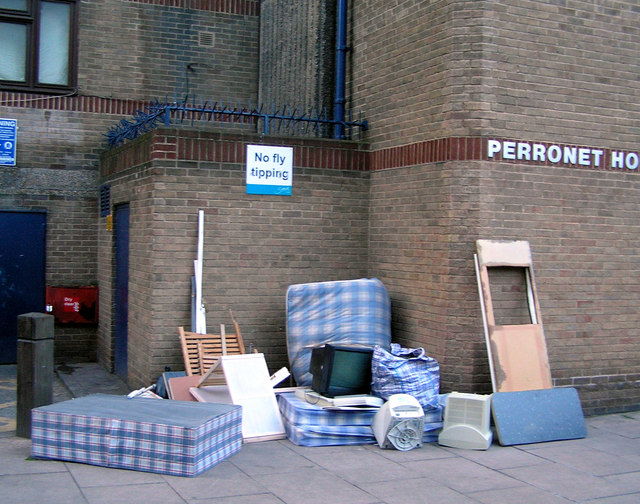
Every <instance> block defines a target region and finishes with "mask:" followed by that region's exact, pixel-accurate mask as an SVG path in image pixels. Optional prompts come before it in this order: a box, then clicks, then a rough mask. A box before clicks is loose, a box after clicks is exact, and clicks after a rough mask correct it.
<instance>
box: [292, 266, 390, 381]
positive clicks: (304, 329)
mask: <svg viewBox="0 0 640 504" xmlns="http://www.w3.org/2000/svg"><path fill="white" fill-rule="evenodd" d="M286 312H287V352H288V355H289V364H290V366H291V374H292V375H293V377H294V379H295V380H296V383H297V384H298V385H299V386H310V385H311V381H312V376H311V374H310V373H309V361H310V359H311V349H312V348H313V347H315V346H321V345H324V344H327V343H329V344H332V345H345V346H349V345H353V346H357V345H365V346H370V347H373V346H375V345H380V346H381V347H382V348H384V349H386V350H388V349H389V348H390V345H391V300H390V298H389V293H388V292H387V289H386V288H385V286H384V285H383V284H382V282H381V281H380V280H378V279H377V278H372V279H368V278H362V279H358V280H340V281H334V282H317V283H308V284H298V285H291V286H290V287H289V288H288V289H287V301H286Z"/></svg>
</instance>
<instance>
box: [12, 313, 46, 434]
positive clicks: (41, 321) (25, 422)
mask: <svg viewBox="0 0 640 504" xmlns="http://www.w3.org/2000/svg"><path fill="white" fill-rule="evenodd" d="M53 321H54V317H53V315H48V314H46V313H25V314H23V315H18V348H17V350H18V364H17V377H16V378H17V391H16V398H17V401H16V436H20V437H24V438H30V437H31V410H32V409H33V408H37V407H39V406H46V405H47V404H51V403H52V402H53Z"/></svg>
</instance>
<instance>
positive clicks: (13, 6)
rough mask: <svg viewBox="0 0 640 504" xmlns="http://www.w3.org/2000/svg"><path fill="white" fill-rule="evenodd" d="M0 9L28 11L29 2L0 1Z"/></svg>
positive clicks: (15, 0)
mask: <svg viewBox="0 0 640 504" xmlns="http://www.w3.org/2000/svg"><path fill="white" fill-rule="evenodd" d="M0 9H10V10H22V11H26V10H27V0H0Z"/></svg>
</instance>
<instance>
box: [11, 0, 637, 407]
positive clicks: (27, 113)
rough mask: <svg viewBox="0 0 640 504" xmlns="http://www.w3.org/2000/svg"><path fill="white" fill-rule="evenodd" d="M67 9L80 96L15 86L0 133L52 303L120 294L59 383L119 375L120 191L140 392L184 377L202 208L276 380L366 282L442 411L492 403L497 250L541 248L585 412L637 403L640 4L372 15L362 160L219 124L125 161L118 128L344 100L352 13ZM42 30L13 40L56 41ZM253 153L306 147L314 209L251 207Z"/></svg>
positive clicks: (355, 148) (304, 186)
mask: <svg viewBox="0 0 640 504" xmlns="http://www.w3.org/2000/svg"><path fill="white" fill-rule="evenodd" d="M18 3H20V2H18ZM48 3H50V2H27V4H29V6H31V5H32V4H34V5H35V4H48ZM55 3H62V4H65V5H69V6H70V8H72V9H76V11H77V12H76V15H75V17H72V18H71V19H73V20H74V21H75V23H76V28H75V29H73V30H71V31H70V33H71V35H72V36H71V45H70V47H72V48H73V50H72V51H71V52H70V56H69V62H70V68H71V69H72V71H71V72H70V74H69V78H68V81H67V82H66V83H65V84H55V85H51V84H47V85H46V86H45V85H44V84H42V85H40V84H39V83H38V82H36V81H35V80H33V78H32V77H29V78H30V79H32V80H31V81H28V82H27V80H28V79H26V80H25V81H24V82H22V81H21V82H17V81H16V75H13V76H12V78H13V80H10V79H7V76H2V75H0V89H1V92H0V117H2V118H13V119H17V121H18V124H19V136H18V150H17V163H16V165H15V166H3V167H2V168H1V171H2V174H1V175H0V180H1V181H2V184H1V185H0V210H7V211H8V210H11V211H14V212H15V211H16V210H21V211H26V210H31V211H34V210H38V211H41V212H44V213H45V214H46V222H47V235H46V281H45V283H46V285H69V286H74V285H86V284H93V285H98V286H99V289H100V305H99V313H100V315H99V324H98V326H97V328H96V327H92V326H90V327H86V326H80V327H78V326H58V327H57V332H56V352H57V360H58V362H62V361H67V362H69V361H72V360H73V359H76V361H77V360H93V359H96V360H98V361H99V362H101V363H103V364H104V365H105V366H106V367H107V368H109V369H113V368H114V366H115V360H116V357H117V356H116V354H117V351H116V341H115V336H114V334H115V331H116V330H117V328H116V325H117V320H116V319H117V314H116V313H115V312H116V308H115V307H116V306H117V305H116V297H117V293H116V287H115V285H114V277H115V272H114V268H115V265H116V262H117V261H116V259H115V254H116V251H115V241H116V240H115V233H116V232H117V231H116V230H117V226H113V227H110V223H109V218H108V217H106V215H105V216H101V213H100V210H101V208H100V204H99V203H100V201H99V189H100V188H101V187H103V188H104V187H106V186H108V187H109V190H110V200H109V202H108V203H107V207H108V210H109V212H111V213H112V214H113V216H114V217H115V215H116V213H117V211H118V210H124V209H125V208H126V209H127V210H128V217H129V220H128V222H129V248H128V252H129V269H128V274H129V278H128V282H127V287H128V298H127V301H128V305H127V309H128V316H127V323H128V327H127V333H126V334H127V340H126V345H125V347H126V356H127V358H126V366H125V371H124V374H126V376H127V378H128V380H129V383H130V385H131V386H132V387H139V386H142V385H144V384H147V383H149V382H150V381H152V380H154V379H155V378H156V377H157V376H158V375H159V374H160V373H161V372H162V371H163V370H164V367H165V366H167V365H168V366H171V368H172V369H177V368H179V366H180V365H181V356H180V353H179V347H178V342H177V327H178V326H180V325H185V326H188V325H190V275H191V274H192V269H193V265H192V261H193V259H195V255H196V242H197V211H198V209H200V208H203V209H204V210H205V243H206V245H205V256H204V260H205V266H204V282H203V290H204V292H203V295H204V299H205V303H206V305H207V308H208V323H209V325H210V326H211V327H216V325H217V324H220V323H230V320H229V319H228V314H227V310H228V309H229V308H231V309H232V310H233V313H234V315H235V317H236V318H237V319H238V321H239V323H240V326H241V328H242V330H243V335H244V336H245V339H246V341H247V342H248V343H251V344H253V345H255V346H256V347H258V348H260V350H261V351H263V352H264V353H265V355H266V357H267V362H268V363H269V365H270V367H272V368H273V369H277V368H278V367H279V366H281V365H286V351H285V345H286V342H285V313H284V299H285V297H284V296H285V292H286V288H287V286H288V285H291V284H293V283H301V282H311V281H320V280H331V279H346V278H357V277H363V276H368V277H377V278H379V279H380V280H382V282H383V283H384V284H385V286H386V287H387V289H388V290H389V293H390V295H391V300H392V314H393V315H392V317H393V327H392V331H393V338H394V340H395V341H398V342H400V343H402V344H405V345H407V346H423V347H424V348H425V349H426V350H427V352H428V353H429V354H431V355H432V356H434V357H435V358H437V359H438V361H439V362H440V367H441V373H442V389H443V391H445V392H446V391H451V390H458V391H469V392H472V391H473V392H488V391H490V382H489V368H488V364H487V354H486V348H485V342H484V335H483V327H482V320H481V317H480V307H479V300H478V290H477V285H476V279H475V271H474V265H473V253H474V243H475V240H476V239H479V238H492V239H523V240H528V241H529V242H530V244H531V249H532V253H533V259H534V266H535V271H536V280H537V288H538V293H539V295H540V298H541V299H540V301H541V311H542V318H543V322H544V327H545V335H546V340H547V347H548V351H549V360H550V366H551V372H552V377H553V380H554V384H555V385H556V386H566V385H570V386H575V387H576V388H577V389H578V391H579V393H580V396H581V399H582V402H583V406H584V408H585V412H587V413H599V412H605V411H621V410H628V409H637V408H638V405H639V404H640V401H639V398H640V391H639V388H640V368H639V366H640V342H639V339H638V337H637V327H638V322H639V321H640V320H639V316H638V314H637V309H636V305H637V304H638V301H639V300H640V288H639V285H640V277H639V276H638V255H637V252H636V251H637V249H638V245H640V243H639V242H640V233H639V231H640V228H639V226H638V224H637V218H636V216H637V214H638V212H639V211H640V193H639V191H640V184H639V182H638V180H639V179H638V173H637V172H638V151H639V149H638V146H637V137H638V132H639V130H638V126H637V124H638V119H639V118H640V110H639V109H638V106H637V103H636V102H637V100H636V99H635V96H636V95H637V93H638V89H637V88H638V81H637V79H636V78H635V76H636V75H637V74H638V70H639V63H638V61H637V52H638V49H639V47H640V32H639V30H638V28H637V25H638V20H639V16H640V13H639V12H638V9H637V6H636V5H635V2H631V1H621V2H616V3H615V5H611V4H610V3H609V2H604V1H596V2H580V1H577V2H573V3H571V5H567V4H565V3H564V2H552V3H549V2H540V1H534V0H521V1H517V2H513V1H509V2H506V1H504V2H502V1H498V2H483V1H469V0H440V1H430V2H427V1H424V2H415V1H408V0H404V1H403V0H397V1H391V2H389V1H385V2H381V1H374V0H352V1H350V2H348V4H347V7H348V9H349V16H348V19H349V24H348V46H349V52H348V53H347V71H346V100H347V105H348V106H349V108H353V109H354V110H359V111H362V113H363V116H364V117H365V118H366V119H367V121H368V123H369V129H368V130H367V131H366V134H365V136H364V138H363V139H361V140H360V139H354V140H351V141H337V140H331V139H310V138H308V137H292V136H268V135H267V136H265V135H262V134H260V132H259V131H256V128H254V127H253V125H252V124H250V123H245V124H243V125H236V126H234V129H233V130H231V129H230V128H229V126H230V125H229V124H223V123H220V122H218V123H216V124H212V123H209V122H206V121H205V122H200V123H194V125H193V126H192V125H191V124H190V123H189V124H174V125H173V126H171V127H169V128H159V129H156V130H154V131H153V132H151V133H149V134H147V135H146V136H142V137H140V138H138V139H136V140H133V141H131V142H126V143H125V144H124V145H122V146H121V147H118V148H116V149H111V150H107V149H106V146H105V144H104V136H103V135H104V134H105V133H106V132H107V130H108V129H109V127H111V126H112V125H113V124H116V123H118V122H119V121H120V120H121V119H123V118H127V117H129V116H130V115H131V114H132V113H133V112H135V110H136V109H140V108H142V106H143V104H144V102H145V101H147V100H151V99H154V98H158V99H160V100H165V98H166V97H169V98H167V100H168V101H173V100H174V99H175V97H176V96H177V97H179V98H183V97H184V96H187V95H194V94H195V95H197V96H198V97H202V98H204V99H209V100H233V101H234V102H237V103H248V102H249V101H251V102H254V103H260V102H263V103H271V102H276V103H289V104H290V105H291V106H295V105H296V104H298V103H301V104H303V105H304V106H311V107H322V106H326V105H327V103H329V104H331V103H332V100H333V99H334V98H335V97H334V95H333V94H332V93H333V91H329V92H327V86H330V85H331V80H332V79H331V77H332V76H333V73H334V72H333V68H334V66H333V65H334V52H333V51H332V50H328V49H327V42H326V40H323V34H324V37H325V38H327V37H328V38H332V39H333V38H334V37H335V24H334V15H335V10H334V6H333V5H334V3H333V2H322V1H312V2H287V3H286V7H287V8H285V5H284V4H283V3H278V2H275V1H269V0H264V1H262V2H258V1H250V0H244V1H242V0H231V1H225V2H218V1H214V0H211V1H197V0H180V1H178V0H176V1H170V0H154V1H141V0H140V1H134V0H98V1H91V2H88V1H78V2H55ZM25 12H27V11H24V12H23V11H20V13H19V14H16V13H15V12H9V11H6V10H0V23H10V24H14V25H15V24H25V23H27V24H28V23H34V22H36V21H31V20H30V18H29V16H28V15H27V14H25ZM34 19H35V18H34ZM74 37H75V39H74ZM331 44H333V42H332V41H331ZM331 44H330V45H331ZM32 61H33V60H32ZM29 71H30V72H31V73H29V72H27V75H31V76H33V75H36V74H35V73H34V72H35V69H33V68H31V69H30V70H29ZM17 77H21V76H19V75H18V76H17ZM50 93H55V95H56V96H55V97H54V95H52V94H50ZM247 144H265V145H284V146H291V147H293V149H294V156H295V157H294V179H293V187H292V195H291V196H265V195H249V194H247V193H246V188H245V171H244V170H245V161H246V160H245V149H246V145H247ZM100 156H102V157H100ZM123 205H128V206H123ZM109 212H107V213H109ZM513 289H514V286H513V285H512V283H511V282H510V281H509V280H505V284H504V287H503V289H502V290H503V291H504V292H505V298H506V297H508V294H509V291H511V290H513ZM515 289H516V290H517V287H515ZM514 309H517V307H515V308H514ZM116 367H117V366H116ZM121 372H122V371H121Z"/></svg>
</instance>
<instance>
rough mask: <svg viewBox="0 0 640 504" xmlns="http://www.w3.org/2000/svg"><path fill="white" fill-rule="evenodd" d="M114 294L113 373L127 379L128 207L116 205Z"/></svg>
mask: <svg viewBox="0 0 640 504" xmlns="http://www.w3.org/2000/svg"><path fill="white" fill-rule="evenodd" d="M113 224H114V228H115V229H114V231H115V234H114V238H115V280H114V283H115V293H114V308H115V311H114V362H113V368H114V371H115V373H116V374H117V375H118V376H120V377H122V378H123V379H125V380H126V379H127V343H128V337H127V334H128V322H129V205H128V204H126V205H117V206H116V207H115V211H114V223H113Z"/></svg>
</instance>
